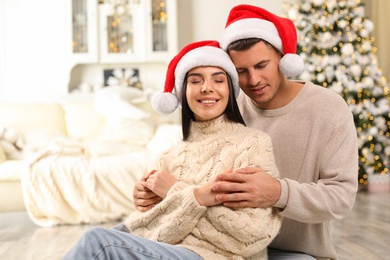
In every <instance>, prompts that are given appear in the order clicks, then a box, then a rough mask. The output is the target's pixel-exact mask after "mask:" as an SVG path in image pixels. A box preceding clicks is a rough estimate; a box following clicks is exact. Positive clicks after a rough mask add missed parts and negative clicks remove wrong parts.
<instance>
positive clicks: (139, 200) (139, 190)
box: [133, 170, 162, 212]
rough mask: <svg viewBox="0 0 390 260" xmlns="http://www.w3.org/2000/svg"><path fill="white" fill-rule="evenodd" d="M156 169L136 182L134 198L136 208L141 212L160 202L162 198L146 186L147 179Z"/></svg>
mask: <svg viewBox="0 0 390 260" xmlns="http://www.w3.org/2000/svg"><path fill="white" fill-rule="evenodd" d="M155 171H156V170H152V171H150V172H148V173H147V174H145V175H144V176H143V177H142V178H141V180H140V181H138V182H136V183H135V185H134V189H133V200H134V205H135V208H136V209H137V210H139V211H141V212H146V211H148V210H150V209H151V208H153V207H154V205H156V204H157V203H159V202H160V201H161V200H162V198H161V197H160V196H158V195H157V194H156V193H154V192H153V191H151V190H150V189H148V188H147V187H146V180H147V179H148V178H149V176H150V175H151V174H153V173H154V172H155Z"/></svg>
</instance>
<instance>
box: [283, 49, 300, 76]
mask: <svg viewBox="0 0 390 260" xmlns="http://www.w3.org/2000/svg"><path fill="white" fill-rule="evenodd" d="M279 69H280V71H281V72H282V73H283V74H284V75H286V76H287V77H293V76H297V75H299V74H301V73H302V71H303V70H304V69H305V64H304V62H303V59H302V58H301V57H300V56H299V55H298V54H293V53H287V54H285V55H284V56H283V57H282V59H281V60H280V61H279Z"/></svg>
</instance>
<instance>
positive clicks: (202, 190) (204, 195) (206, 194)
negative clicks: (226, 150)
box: [194, 169, 233, 207]
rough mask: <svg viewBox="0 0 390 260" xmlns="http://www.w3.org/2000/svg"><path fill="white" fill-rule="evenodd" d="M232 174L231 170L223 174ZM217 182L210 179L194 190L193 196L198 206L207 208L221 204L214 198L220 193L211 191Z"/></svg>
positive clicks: (214, 179)
mask: <svg viewBox="0 0 390 260" xmlns="http://www.w3.org/2000/svg"><path fill="white" fill-rule="evenodd" d="M232 172H233V170H232V169H229V170H227V171H226V172H224V173H223V174H229V173H230V174H231V173H232ZM218 182H219V181H218V180H217V179H216V178H212V179H210V180H209V181H208V182H206V183H205V184H203V185H201V186H199V187H198V188H196V189H195V191H194V195H195V198H196V200H197V201H198V203H199V205H201V206H207V207H209V206H215V205H219V204H222V202H221V201H218V200H217V199H216V196H217V194H219V193H220V191H217V192H216V191H214V190H213V187H214V185H216V184H217V183H218Z"/></svg>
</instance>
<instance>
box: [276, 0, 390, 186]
mask: <svg viewBox="0 0 390 260" xmlns="http://www.w3.org/2000/svg"><path fill="white" fill-rule="evenodd" d="M297 2H298V3H297ZM283 8H284V10H286V11H287V12H286V16H287V17H288V14H289V13H290V14H294V17H288V18H290V19H292V20H293V21H294V23H295V24H296V26H297V29H298V36H299V37H298V48H297V50H298V53H305V54H306V55H305V56H303V57H304V58H305V66H306V71H307V72H308V74H307V73H306V75H307V76H306V77H308V78H306V79H310V80H312V81H314V83H316V84H318V85H321V86H323V87H326V88H330V89H332V90H334V91H336V92H337V93H339V94H340V95H341V96H342V97H343V98H344V99H345V100H346V102H347V104H348V105H349V106H350V109H351V111H352V113H353V115H354V119H355V124H356V129H357V133H358V139H359V183H361V184H363V185H366V184H367V183H368V181H367V179H368V176H369V175H371V174H372V173H376V174H389V160H388V158H389V156H390V139H389V138H390V130H389V128H390V121H389V115H390V111H389V110H390V109H389V102H390V96H389V86H388V84H387V82H388V81H387V80H386V78H385V77H384V76H382V70H381V69H380V67H379V64H378V59H377V58H376V57H375V54H376V53H377V47H376V46H374V44H373V43H374V41H375V39H374V37H372V36H370V35H369V34H370V33H371V32H372V29H373V28H372V27H373V25H372V22H371V21H369V20H368V19H367V18H366V17H365V16H364V12H362V10H364V6H363V4H362V2H361V1H360V0H355V1H351V0H340V1H332V2H330V1H327V0H324V1H321V4H320V5H318V6H317V5H316V4H315V2H314V3H313V1H309V0H301V1H294V0H284V4H283ZM292 10H294V11H292ZM366 25H368V26H366ZM309 42H310V44H308V43H309ZM304 74H305V73H303V74H302V75H304ZM324 75H326V76H325V77H324ZM309 77H310V78H309ZM299 79H302V78H299Z"/></svg>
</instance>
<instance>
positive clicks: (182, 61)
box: [151, 41, 240, 114]
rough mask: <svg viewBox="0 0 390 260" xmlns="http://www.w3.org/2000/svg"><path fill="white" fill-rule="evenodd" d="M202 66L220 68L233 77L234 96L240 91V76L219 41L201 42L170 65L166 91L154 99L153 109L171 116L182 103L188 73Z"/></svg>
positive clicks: (191, 44) (189, 46) (188, 47)
mask: <svg viewBox="0 0 390 260" xmlns="http://www.w3.org/2000/svg"><path fill="white" fill-rule="evenodd" d="M201 66H215V67H220V68H222V69H223V70H225V71H226V73H227V74H229V76H230V77H231V79H232V81H233V87H234V95H235V96H236V97H237V96H238V93H239V91H240V87H239V85H238V74H237V71H236V68H235V67H234V64H233V62H232V61H231V59H230V57H229V55H228V54H227V53H226V52H225V51H224V50H222V49H221V47H220V46H219V42H218V41H199V42H193V43H190V44H188V45H187V46H185V47H184V48H183V49H182V50H181V51H180V52H179V53H178V54H177V55H176V56H175V57H174V58H173V59H172V60H171V62H170V63H169V65H168V70H167V75H166V78H165V86H164V91H163V92H162V93H157V94H155V95H153V97H152V101H151V103H152V107H153V109H154V110H156V111H157V112H159V113H162V114H170V113H172V112H173V111H175V110H176V108H177V107H178V106H179V103H181V101H182V100H181V97H182V90H183V82H184V79H185V76H186V74H187V72H188V71H190V70H191V69H193V68H196V67H201Z"/></svg>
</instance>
